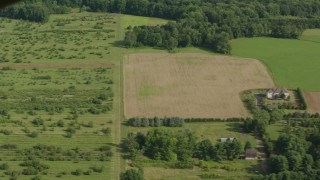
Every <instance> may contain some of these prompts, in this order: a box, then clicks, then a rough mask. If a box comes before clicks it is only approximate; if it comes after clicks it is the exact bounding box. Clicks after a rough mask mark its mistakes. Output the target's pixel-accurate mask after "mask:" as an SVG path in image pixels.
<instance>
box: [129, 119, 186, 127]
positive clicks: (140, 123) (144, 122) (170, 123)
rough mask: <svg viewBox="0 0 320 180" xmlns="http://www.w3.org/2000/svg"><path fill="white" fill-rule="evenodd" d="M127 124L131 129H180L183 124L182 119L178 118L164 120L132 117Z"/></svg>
mask: <svg viewBox="0 0 320 180" xmlns="http://www.w3.org/2000/svg"><path fill="white" fill-rule="evenodd" d="M128 124H129V125H130V126H133V127H149V126H151V127H160V126H167V127H181V126H183V124H184V119H183V118H179V117H165V118H158V117H154V118H139V117H134V118H130V119H129V120H128Z"/></svg>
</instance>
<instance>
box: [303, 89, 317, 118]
mask: <svg viewBox="0 0 320 180" xmlns="http://www.w3.org/2000/svg"><path fill="white" fill-rule="evenodd" d="M304 97H305V99H306V101H307V104H308V112H309V113H320V92H305V93H304Z"/></svg>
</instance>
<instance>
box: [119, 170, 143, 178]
mask: <svg viewBox="0 0 320 180" xmlns="http://www.w3.org/2000/svg"><path fill="white" fill-rule="evenodd" d="M143 179H144V177H143V171H142V170H141V169H139V170H136V169H129V170H127V171H126V172H123V173H121V175H120V180H143Z"/></svg>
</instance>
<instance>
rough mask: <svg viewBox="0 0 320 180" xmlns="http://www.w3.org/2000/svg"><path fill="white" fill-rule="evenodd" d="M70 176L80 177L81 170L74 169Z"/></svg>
mask: <svg viewBox="0 0 320 180" xmlns="http://www.w3.org/2000/svg"><path fill="white" fill-rule="evenodd" d="M71 174H72V175H75V176H81V175H82V170H81V169H76V170H75V171H73V172H71Z"/></svg>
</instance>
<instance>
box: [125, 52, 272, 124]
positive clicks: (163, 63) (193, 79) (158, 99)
mask: <svg viewBox="0 0 320 180" xmlns="http://www.w3.org/2000/svg"><path fill="white" fill-rule="evenodd" d="M124 69H125V80H124V82H125V115H126V117H127V118H129V117H134V116H139V117H144V116H146V117H154V116H158V117H164V116H178V117H189V118H192V117H201V118H207V117H209V118H212V117H215V118H228V117H248V116H249V114H248V112H247V110H246V109H245V108H244V106H243V104H242V102H241V100H240V96H239V93H240V92H242V91H244V90H248V89H255V88H269V87H272V86H274V84H273V81H272V79H271V78H270V76H269V75H268V73H267V71H266V69H265V68H264V67H263V65H262V64H260V63H259V61H256V60H252V59H238V58H230V57H224V56H209V55H201V54H191V53H186V54H174V55H170V54H135V55H129V56H128V59H127V60H126V61H125V68H124Z"/></svg>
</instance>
